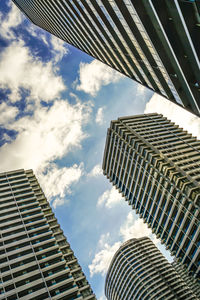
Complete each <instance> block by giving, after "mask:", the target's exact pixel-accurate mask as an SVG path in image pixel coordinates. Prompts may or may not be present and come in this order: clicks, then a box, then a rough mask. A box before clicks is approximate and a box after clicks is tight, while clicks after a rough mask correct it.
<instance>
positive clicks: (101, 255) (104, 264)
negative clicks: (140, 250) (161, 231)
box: [89, 212, 158, 277]
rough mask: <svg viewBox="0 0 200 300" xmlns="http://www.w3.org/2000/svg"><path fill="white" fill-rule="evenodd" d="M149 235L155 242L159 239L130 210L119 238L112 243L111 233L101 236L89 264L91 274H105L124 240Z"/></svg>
mask: <svg viewBox="0 0 200 300" xmlns="http://www.w3.org/2000/svg"><path fill="white" fill-rule="evenodd" d="M144 236H148V237H150V238H151V239H152V240H153V242H154V243H155V244H157V243H158V240H157V239H156V238H155V237H154V236H153V235H152V233H151V229H149V228H148V227H147V225H146V224H144V223H143V221H142V220H141V219H137V218H136V217H135V216H134V214H133V213H132V212H129V213H128V215H127V217H126V220H125V222H124V223H123V224H122V225H121V226H120V229H119V235H118V240H117V241H115V242H114V243H110V242H109V239H110V234H109V233H106V234H102V235H101V236H100V239H99V242H98V247H97V249H98V250H97V253H96V254H95V256H94V258H93V260H92V263H91V264H90V265H89V270H90V276H91V277H92V276H93V275H94V274H97V273H100V274H101V275H105V274H106V272H107V270H108V267H109V265H110V263H111V260H112V258H113V256H114V254H115V253H116V251H117V250H118V249H119V247H120V246H121V245H122V243H123V242H125V241H127V240H129V239H132V238H140V237H144Z"/></svg>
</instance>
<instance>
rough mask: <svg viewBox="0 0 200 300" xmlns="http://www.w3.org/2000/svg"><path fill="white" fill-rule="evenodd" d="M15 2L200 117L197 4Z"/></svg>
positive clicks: (166, 1) (105, 0)
mask: <svg viewBox="0 0 200 300" xmlns="http://www.w3.org/2000/svg"><path fill="white" fill-rule="evenodd" d="M13 2H14V3H15V4H16V5H17V6H18V7H19V8H20V9H21V10H22V11H23V12H24V13H25V14H26V16H28V18H29V19H30V20H31V21H32V22H33V23H34V24H36V25H38V26H40V27H41V28H43V29H45V30H47V31H48V32H50V33H52V34H54V35H55V36H57V37H59V38H61V39H62V40H64V41H66V42H67V43H69V44H71V45H73V46H75V47H77V48H78V49H80V50H82V51H84V52H86V53H87V54H89V55H91V56H92V57H94V58H96V59H98V60H100V61H102V62H103V63H105V64H107V65H108V66H110V67H112V68H114V69H115V70H117V71H119V72H121V73H122V74H124V75H126V76H128V77H130V78H132V79H134V80H135V81H137V82H138V83H141V84H142V85H144V86H146V87H148V88H150V89H151V90H153V91H155V92H156V93H158V94H160V95H162V96H164V97H166V98H167V99H169V100H171V101H173V102H175V103H178V104H180V105H182V106H184V107H185V108H186V109H188V110H189V111H191V112H193V113H195V114H196V115H198V116H199V115H200V102H199V99H200V81H199V78H200V62H199V57H200V50H199V39H200V18H199V11H200V8H199V4H198V1H194V0H193V1H186V0H171V1H169V0H162V2H161V1H160V0H134V1H133V0H123V1H119V0H80V1H78V0H70V1H65V0H54V1H49V0H47V1H42V0H29V1H26V0H13Z"/></svg>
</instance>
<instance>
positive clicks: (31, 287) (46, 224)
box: [0, 170, 96, 300]
mask: <svg viewBox="0 0 200 300" xmlns="http://www.w3.org/2000/svg"><path fill="white" fill-rule="evenodd" d="M0 299H6V300H14V299H24V300H28V299H31V300H33V299H34V300H40V299H41V300H42V299H52V300H53V299H56V300H57V299H62V300H64V299H68V300H69V299H87V300H95V299H96V297H95V295H94V294H93V291H92V289H91V287H90V285H89V283H88V282H87V279H86V277H85V275H84V273H83V271H82V269H81V267H80V265H79V263H78V261H77V258H76V257H75V256H74V253H73V251H72V249H71V248H70V245H69V243H68V242H67V240H66V237H65V236H64V234H63V231H62V230H61V228H60V226H59V224H58V222H57V219H56V218H55V215H54V213H53V212H52V210H51V207H50V205H49V203H48V201H47V199H46V198H45V195H44V193H43V192H42V190H41V188H40V185H39V183H38V181H37V179H36V177H35V176H34V174H33V172H32V170H28V171H24V170H17V171H12V172H7V173H1V174H0Z"/></svg>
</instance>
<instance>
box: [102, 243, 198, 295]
mask: <svg viewBox="0 0 200 300" xmlns="http://www.w3.org/2000/svg"><path fill="white" fill-rule="evenodd" d="M105 295H106V297H107V299H108V300H122V299H123V300H128V299H135V300H145V299H154V300H161V299H177V300H180V299H182V300H185V299H198V298H197V297H196V296H195V295H194V294H193V293H192V291H191V290H190V289H189V288H188V286H187V285H186V283H185V282H184V281H183V280H182V279H181V277H180V276H179V275H178V273H177V272H176V271H175V269H174V268H173V267H172V266H171V264H170V263H169V262H168V261H167V260H166V258H164V256H163V255H162V254H161V252H160V251H159V250H158V249H157V247H156V246H155V245H154V243H153V242H152V241H151V240H150V239H149V238H147V237H143V238H139V239H131V240H129V241H127V242H125V243H124V244H123V245H122V246H121V247H120V248H119V250H118V251H117V252H116V253H115V255H114V257H113V259H112V261H111V263H110V266H109V269H108V272H107V275H106V283H105Z"/></svg>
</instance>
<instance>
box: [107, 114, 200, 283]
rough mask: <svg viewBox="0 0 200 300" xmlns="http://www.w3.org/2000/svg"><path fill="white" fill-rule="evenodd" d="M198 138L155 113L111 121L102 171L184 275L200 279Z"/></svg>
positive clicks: (199, 154) (199, 144)
mask: <svg viewBox="0 0 200 300" xmlns="http://www.w3.org/2000/svg"><path fill="white" fill-rule="evenodd" d="M199 161H200V141H198V140H197V139H196V138H195V137H192V135H191V134H188V133H187V132H186V131H184V130H183V129H182V128H179V127H178V126H177V125H175V124H174V123H172V122H170V121H169V120H167V118H164V117H163V116H162V115H159V114H146V115H137V116H131V117H122V118H119V119H118V120H116V121H112V122H111V126H110V128H109V129H108V133H107V140H106V146H105V151H104V159H103V171H104V174H105V175H106V176H107V178H108V179H109V180H110V181H111V182H112V183H113V185H115V186H116V188H118V190H119V191H120V192H121V193H122V195H123V196H124V197H125V199H126V200H127V201H128V203H129V204H130V205H131V206H132V208H133V209H135V210H136V213H139V216H140V218H143V220H144V222H147V224H148V226H149V227H151V228H152V231H153V232H154V233H155V234H156V236H157V237H158V238H160V239H161V242H162V243H165V245H166V247H167V249H170V251H171V253H172V255H174V256H175V257H176V258H177V259H178V261H179V262H181V263H183V264H184V265H185V267H186V268H187V271H188V274H190V275H192V276H193V277H195V278H199V277H200V164H199Z"/></svg>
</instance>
